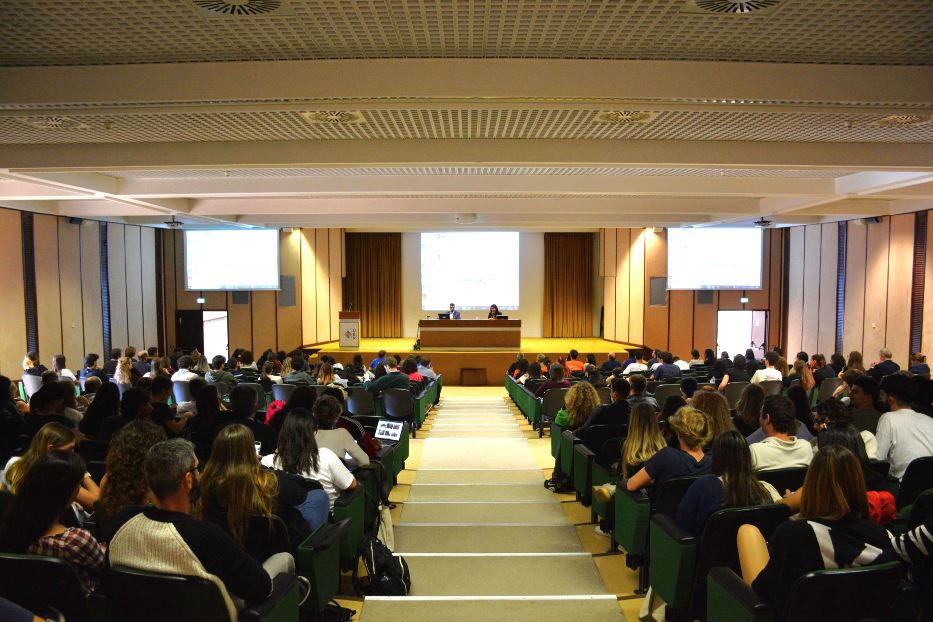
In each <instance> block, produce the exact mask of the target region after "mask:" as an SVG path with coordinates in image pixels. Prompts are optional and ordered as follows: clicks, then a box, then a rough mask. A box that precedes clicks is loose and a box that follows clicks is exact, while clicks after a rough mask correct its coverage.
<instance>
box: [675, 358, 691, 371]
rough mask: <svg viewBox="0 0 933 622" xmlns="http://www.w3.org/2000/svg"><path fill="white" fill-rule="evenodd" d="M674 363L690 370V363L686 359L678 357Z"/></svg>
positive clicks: (685, 369)
mask: <svg viewBox="0 0 933 622" xmlns="http://www.w3.org/2000/svg"><path fill="white" fill-rule="evenodd" d="M674 365H676V366H677V367H679V368H681V369H682V370H684V371H690V363H688V362H687V361H681V360H680V359H678V360H676V361H674Z"/></svg>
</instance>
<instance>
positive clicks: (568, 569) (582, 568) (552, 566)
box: [405, 553, 606, 596]
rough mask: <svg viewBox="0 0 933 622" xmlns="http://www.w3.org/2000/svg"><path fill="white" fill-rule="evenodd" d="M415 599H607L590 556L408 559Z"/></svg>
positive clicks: (466, 556) (412, 556) (583, 554)
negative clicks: (601, 596)
mask: <svg viewBox="0 0 933 622" xmlns="http://www.w3.org/2000/svg"><path fill="white" fill-rule="evenodd" d="M405 561H407V562H408V567H409V569H410V570H411V576H412V584H411V595H412V596H519V595H521V596H525V595H549V594H554V592H555V591H558V590H559V591H560V592H561V593H565V594H578V595H579V594H605V593H606V585H605V584H604V583H603V580H602V578H601V577H600V576H599V573H598V572H597V571H596V565H595V564H594V563H593V558H592V556H591V555H590V554H589V553H580V554H573V553H570V554H565V555H529V556H509V555H495V554H494V555H491V556H471V555H465V556H464V555H454V556H449V555H444V556H433V555H424V556H422V555H417V554H413V555H406V556H405Z"/></svg>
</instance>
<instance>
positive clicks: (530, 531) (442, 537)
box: [395, 524, 583, 555]
mask: <svg viewBox="0 0 933 622" xmlns="http://www.w3.org/2000/svg"><path fill="white" fill-rule="evenodd" d="M582 550H583V547H582V546H581V545H580V540H579V538H577V533H576V528H575V527H574V526H573V525H566V524H565V525H538V526H536V527H532V528H528V527H506V526H498V525H483V526H474V527H459V526H448V525H442V526H436V527H407V526H405V525H398V526H396V527H395V551H396V552H397V553H400V554H402V555H405V554H407V553H578V552H580V551H582Z"/></svg>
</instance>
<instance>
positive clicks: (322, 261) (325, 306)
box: [314, 229, 330, 341]
mask: <svg viewBox="0 0 933 622" xmlns="http://www.w3.org/2000/svg"><path fill="white" fill-rule="evenodd" d="M329 261H330V236H329V235H328V234H327V229H316V230H315V231H314V268H315V270H316V272H317V275H316V276H315V287H316V288H317V294H316V303H317V337H316V341H330V274H329V272H330V271H329V269H328V263H329Z"/></svg>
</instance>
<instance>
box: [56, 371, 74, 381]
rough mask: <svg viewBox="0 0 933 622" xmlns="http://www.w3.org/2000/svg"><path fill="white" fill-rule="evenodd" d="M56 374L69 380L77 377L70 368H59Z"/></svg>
mask: <svg viewBox="0 0 933 622" xmlns="http://www.w3.org/2000/svg"><path fill="white" fill-rule="evenodd" d="M58 375H59V376H61V377H62V378H67V379H68V380H71V381H72V382H74V381H75V380H77V378H75V375H74V374H73V373H72V372H71V370H70V369H61V370H59V371H58Z"/></svg>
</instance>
